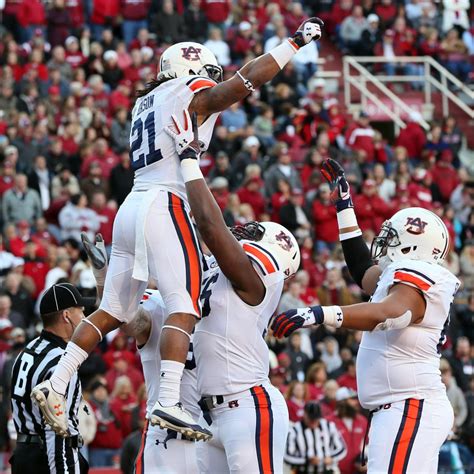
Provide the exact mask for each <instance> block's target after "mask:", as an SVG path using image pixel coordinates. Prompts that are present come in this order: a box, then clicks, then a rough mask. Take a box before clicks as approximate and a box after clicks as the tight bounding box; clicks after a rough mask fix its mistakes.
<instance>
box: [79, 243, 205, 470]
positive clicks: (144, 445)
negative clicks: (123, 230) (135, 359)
mask: <svg viewBox="0 0 474 474" xmlns="http://www.w3.org/2000/svg"><path fill="white" fill-rule="evenodd" d="M82 240H83V242H84V248H85V250H86V252H87V255H88V256H89V259H90V260H91V263H92V271H93V272H94V275H95V277H96V280H97V281H99V282H100V281H104V280H105V275H106V273H107V264H106V263H105V265H104V262H107V252H106V250H105V246H104V245H103V241H102V238H101V235H100V234H98V235H97V236H96V242H95V244H93V243H92V242H90V241H89V240H88V238H87V236H86V235H85V234H84V235H82ZM205 276H206V275H205V274H204V278H205ZM103 290H104V289H103V287H102V286H100V285H98V286H97V295H98V298H99V299H100V298H102V296H103ZM165 319H166V308H165V304H164V302H163V298H162V297H161V295H160V292H159V291H158V290H150V289H147V290H146V291H145V294H144V295H143V297H142V300H141V302H140V305H139V307H138V311H137V312H136V314H135V317H134V318H133V319H132V320H131V321H130V322H129V323H127V324H124V325H122V326H121V330H122V331H123V332H124V333H125V334H127V335H128V336H131V337H133V338H135V341H136V344H137V349H138V354H139V355H140V361H141V363H142V367H143V375H144V377H145V386H146V393H147V418H148V419H149V418H150V415H151V411H152V409H153V407H154V404H155V403H156V400H157V399H158V392H159V388H160V378H159V377H157V374H158V373H159V372H160V365H161V360H160V350H159V345H160V344H159V340H160V335H161V331H162V328H163V324H164V321H165ZM196 377H197V375H196V362H195V360H194V355H193V352H192V344H191V345H190V351H189V352H188V357H187V359H186V364H185V369H184V371H183V378H182V380H181V395H180V401H181V403H182V404H183V406H184V407H185V408H186V409H187V410H188V411H189V413H191V414H192V415H193V416H194V417H196V418H198V417H199V414H200V412H201V410H200V409H199V404H198V402H199V396H198V391H197V378H196ZM135 472H137V474H139V473H150V474H151V473H166V474H197V473H198V468H197V460H196V443H195V442H193V441H192V440H189V439H186V437H185V436H183V435H181V434H180V433H177V432H176V431H171V430H166V429H165V430H163V429H161V428H160V427H159V426H151V424H150V423H149V421H148V420H147V421H146V423H145V427H144V429H143V435H142V441H141V445H140V449H139V452H138V455H137V459H136V461H135Z"/></svg>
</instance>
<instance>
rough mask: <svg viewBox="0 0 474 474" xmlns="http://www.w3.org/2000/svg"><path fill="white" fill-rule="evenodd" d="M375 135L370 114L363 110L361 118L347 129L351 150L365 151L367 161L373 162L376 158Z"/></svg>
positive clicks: (347, 141) (347, 140) (347, 142)
mask: <svg viewBox="0 0 474 474" xmlns="http://www.w3.org/2000/svg"><path fill="white" fill-rule="evenodd" d="M374 135H375V131H374V129H373V128H372V126H371V125H370V120H369V116H368V114H367V113H366V112H361V113H360V115H359V119H358V120H357V121H356V122H354V123H353V124H352V125H350V126H349V128H348V129H347V131H346V144H347V146H348V147H349V148H350V149H351V150H356V151H363V152H364V156H365V162H366V163H372V162H373V161H374V158H375V147H374V141H373V138H374Z"/></svg>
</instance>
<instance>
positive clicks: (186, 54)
mask: <svg viewBox="0 0 474 474" xmlns="http://www.w3.org/2000/svg"><path fill="white" fill-rule="evenodd" d="M181 51H182V52H183V58H184V59H187V60H188V61H199V60H200V57H199V54H200V53H201V49H200V48H195V47H194V46H188V47H187V48H181Z"/></svg>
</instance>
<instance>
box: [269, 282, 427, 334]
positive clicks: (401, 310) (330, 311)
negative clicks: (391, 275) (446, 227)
mask: <svg viewBox="0 0 474 474" xmlns="http://www.w3.org/2000/svg"><path fill="white" fill-rule="evenodd" d="M424 314H425V300H424V298H423V296H422V295H421V293H420V292H419V291H418V290H416V289H415V288H412V287H411V286H408V285H405V284H403V283H398V284H396V285H394V286H392V288H391V289H390V292H389V294H388V295H387V296H386V297H385V298H384V299H383V300H382V301H380V302H379V303H359V304H353V305H350V306H341V307H339V306H311V307H306V308H298V309H292V310H289V311H286V312H285V313H282V314H280V315H278V316H277V317H275V319H274V320H273V322H272V324H271V329H272V330H273V334H274V336H275V337H277V338H280V337H288V336H289V335H290V334H292V333H293V332H294V331H296V330H298V329H300V328H302V327H309V326H314V325H318V324H325V325H327V326H332V327H335V328H340V327H343V328H347V329H356V330H360V331H373V330H378V331H385V330H389V329H403V328H405V327H407V326H408V325H410V324H416V323H419V322H421V320H422V319H423V316H424Z"/></svg>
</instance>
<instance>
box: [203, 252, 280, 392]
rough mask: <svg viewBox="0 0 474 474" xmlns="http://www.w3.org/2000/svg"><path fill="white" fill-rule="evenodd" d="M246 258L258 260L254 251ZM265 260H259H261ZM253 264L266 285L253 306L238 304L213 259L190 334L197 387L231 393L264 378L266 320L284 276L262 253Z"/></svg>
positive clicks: (275, 301) (273, 307)
mask: <svg viewBox="0 0 474 474" xmlns="http://www.w3.org/2000/svg"><path fill="white" fill-rule="evenodd" d="M252 257H253V258H254V259H257V260H258V255H256V253H253V255H252ZM263 261H264V262H265V264H264V263H262V262H263ZM262 262H261V263H258V262H257V263H256V264H255V268H256V270H257V271H258V272H259V275H260V276H261V278H262V281H263V283H264V285H265V288H266V293H265V298H264V300H263V301H262V303H260V304H259V305H257V306H250V305H248V304H246V303H244V302H243V301H242V300H241V299H240V297H239V296H238V295H237V293H236V292H235V291H234V289H233V288H232V285H231V283H230V281H229V280H228V279H227V278H226V276H225V275H224V274H223V273H222V271H221V270H220V268H219V266H218V264H217V262H216V260H215V259H214V258H211V259H208V260H207V265H208V267H209V270H208V273H207V274H206V276H205V278H204V280H203V284H202V290H201V304H202V319H201V320H200V321H199V323H198V324H197V325H196V328H195V333H194V355H195V357H196V363H197V370H198V391H199V393H200V394H201V395H202V396H206V395H232V394H234V393H238V392H241V391H244V390H247V389H250V388H252V387H254V386H256V385H260V384H262V383H264V382H267V381H268V370H269V351H268V347H267V344H266V342H265V335H266V333H267V327H268V323H269V321H270V318H271V317H272V316H273V314H274V312H275V311H276V309H277V306H278V302H279V300H280V296H281V292H282V289H283V282H284V278H285V275H284V274H283V272H281V271H279V270H278V269H277V267H275V266H273V263H272V262H269V261H268V259H267V258H265V256H263V258H262Z"/></svg>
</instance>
